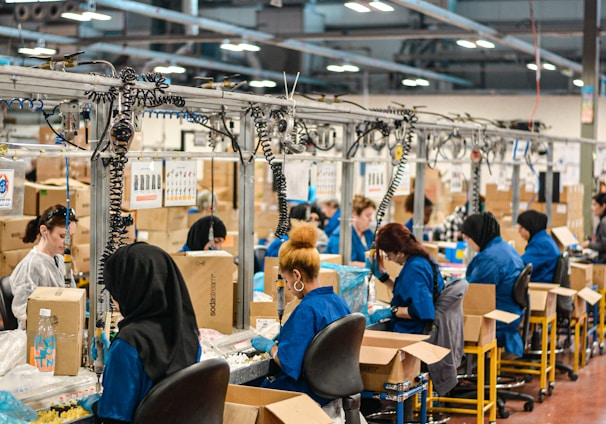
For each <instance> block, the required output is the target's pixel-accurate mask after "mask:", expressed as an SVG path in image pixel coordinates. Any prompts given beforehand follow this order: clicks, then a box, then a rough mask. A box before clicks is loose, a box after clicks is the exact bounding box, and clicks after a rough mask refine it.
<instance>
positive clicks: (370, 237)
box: [326, 194, 377, 266]
mask: <svg viewBox="0 0 606 424" xmlns="http://www.w3.org/2000/svg"><path fill="white" fill-rule="evenodd" d="M352 206H353V212H352V217H353V224H352V228H351V258H350V259H351V262H350V265H355V266H365V265H366V252H367V251H368V249H370V246H372V242H373V241H374V233H373V231H372V230H371V229H370V225H371V224H372V221H373V218H374V214H375V210H376V209H377V207H376V205H375V202H373V201H372V200H371V199H369V198H368V197H365V196H362V195H360V194H357V195H355V196H354V198H353V201H352ZM340 238H341V227H340V226H339V227H337V228H336V229H335V230H334V231H333V233H332V234H331V235H330V237H329V238H328V245H327V246H326V253H340V252H339V239H340Z"/></svg>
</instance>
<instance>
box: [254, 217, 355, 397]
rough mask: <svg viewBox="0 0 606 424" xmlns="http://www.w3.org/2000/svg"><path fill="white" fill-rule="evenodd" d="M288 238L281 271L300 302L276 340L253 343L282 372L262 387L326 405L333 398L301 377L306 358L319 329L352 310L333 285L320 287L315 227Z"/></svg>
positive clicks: (296, 231)
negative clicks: (322, 394) (318, 392)
mask: <svg viewBox="0 0 606 424" xmlns="http://www.w3.org/2000/svg"><path fill="white" fill-rule="evenodd" d="M289 236H290V237H289V239H288V240H287V241H285V242H284V243H283V244H282V247H281V248H280V253H279V255H278V261H279V269H280V274H281V275H282V278H283V279H284V282H285V283H286V288H287V289H288V290H289V291H290V292H291V293H292V294H293V295H294V296H295V297H296V298H297V299H299V300H300V301H301V302H300V303H299V305H298V306H297V308H296V309H295V310H294V311H293V313H292V314H291V315H290V317H289V318H288V320H287V321H286V322H285V323H284V326H283V327H282V330H281V331H280V334H279V338H278V340H277V341H274V340H270V339H267V338H265V337H263V336H259V337H255V338H253V339H252V340H251V343H252V345H253V347H254V348H255V349H257V350H259V351H262V352H267V353H269V354H270V355H271V356H272V357H273V358H274V361H275V362H276V363H277V364H278V365H279V366H280V369H281V372H280V373H279V374H278V375H276V376H272V377H271V378H267V379H265V380H264V382H263V384H262V386H263V387H268V388H271V389H279V390H288V391H293V392H302V393H307V394H308V395H309V396H310V397H312V398H313V399H314V400H315V401H316V402H318V403H319V404H320V405H321V406H324V405H326V404H327V403H329V402H330V399H325V398H322V397H320V396H318V395H316V394H314V393H313V392H312V391H311V390H310V389H309V387H308V386H307V383H306V382H305V380H304V379H303V377H302V375H301V371H302V370H301V369H302V366H303V357H304V356H305V351H306V350H307V347H308V346H309V343H310V342H311V341H312V339H313V338H314V337H315V335H316V334H318V333H319V332H320V330H322V329H323V328H324V327H326V326H327V325H328V324H330V323H331V322H333V321H336V320H337V319H339V318H341V317H343V316H345V315H348V314H350V313H351V311H350V309H349V307H348V306H347V304H346V303H345V301H344V300H343V299H342V298H341V297H340V296H339V295H337V294H335V292H334V291H333V288H332V286H321V285H320V281H319V280H318V275H319V274H320V254H319V253H318V249H316V242H317V237H318V232H317V230H316V227H315V226H313V225H310V224H301V225H300V226H297V227H295V228H294V229H293V230H292V231H291V232H290V234H289Z"/></svg>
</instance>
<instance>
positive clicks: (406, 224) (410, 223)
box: [404, 218, 429, 241]
mask: <svg viewBox="0 0 606 424" xmlns="http://www.w3.org/2000/svg"><path fill="white" fill-rule="evenodd" d="M412 225H413V222H412V218H410V219H409V220H408V221H406V222H405V223H404V226H405V227H406V228H408V229H409V230H410V232H411V233H412V234H414V232H413V231H412ZM423 241H429V235H428V234H426V232H425V227H423Z"/></svg>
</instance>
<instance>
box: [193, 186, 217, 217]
mask: <svg viewBox="0 0 606 424" xmlns="http://www.w3.org/2000/svg"><path fill="white" fill-rule="evenodd" d="M218 207H219V199H218V198H217V195H216V194H215V193H213V192H212V191H210V190H207V189H204V190H202V191H200V192H199V193H198V196H197V197H196V207H195V208H191V209H190V210H188V211H187V213H203V214H205V215H210V214H215V213H217V210H218Z"/></svg>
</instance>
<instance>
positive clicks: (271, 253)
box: [265, 235, 288, 258]
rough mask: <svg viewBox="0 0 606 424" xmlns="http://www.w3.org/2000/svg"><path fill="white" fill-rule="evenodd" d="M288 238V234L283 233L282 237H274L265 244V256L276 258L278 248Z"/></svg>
mask: <svg viewBox="0 0 606 424" xmlns="http://www.w3.org/2000/svg"><path fill="white" fill-rule="evenodd" d="M286 240H288V236H287V235H284V236H282V238H280V237H276V238H275V239H274V240H273V241H272V242H271V243H270V244H269V246H267V250H266V251H265V256H267V257H269V258H277V257H278V253H279V252H280V248H281V247H282V243H284V242H285V241H286Z"/></svg>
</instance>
